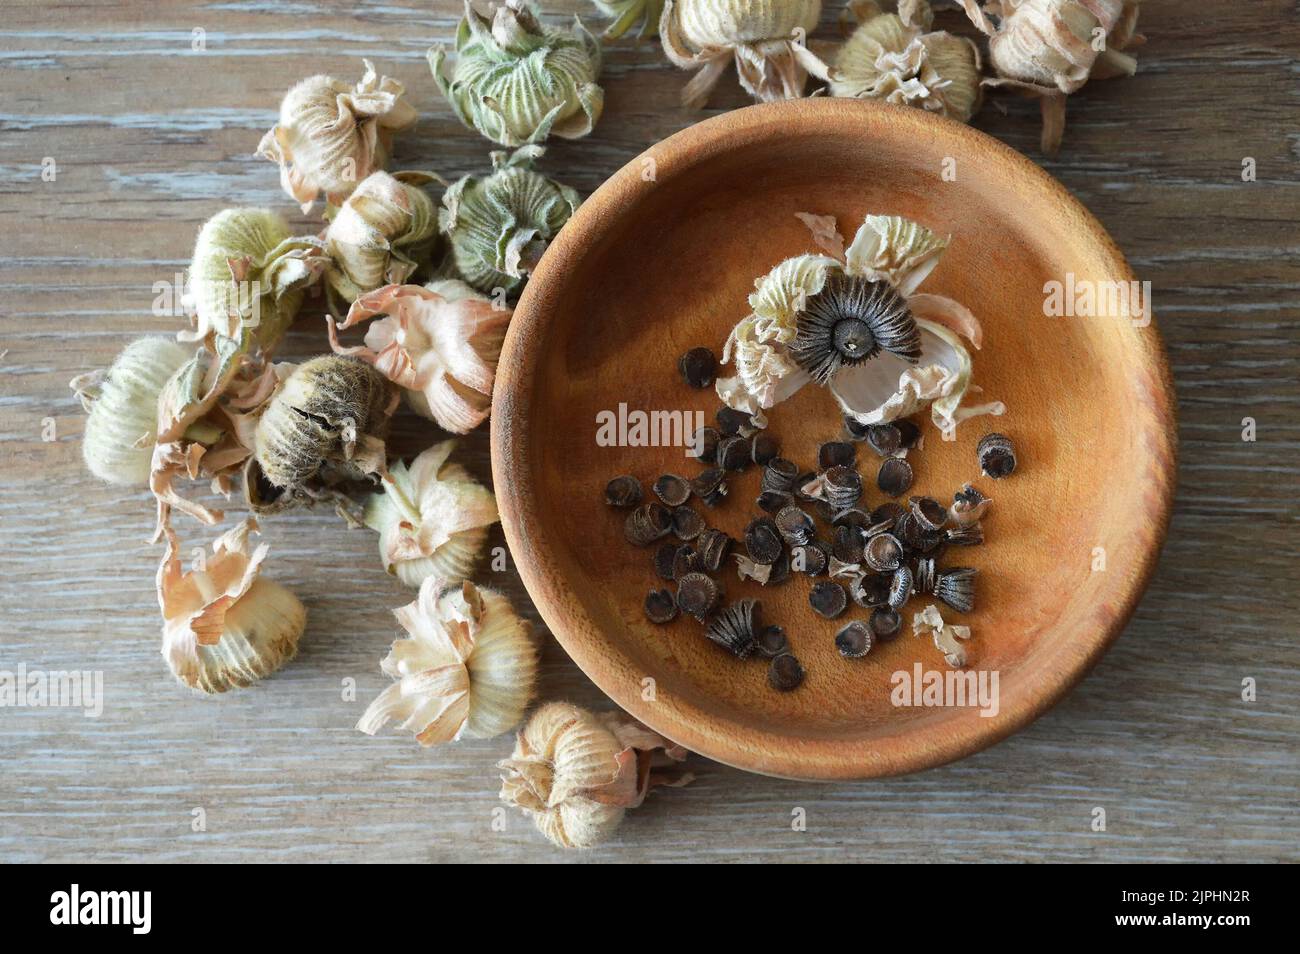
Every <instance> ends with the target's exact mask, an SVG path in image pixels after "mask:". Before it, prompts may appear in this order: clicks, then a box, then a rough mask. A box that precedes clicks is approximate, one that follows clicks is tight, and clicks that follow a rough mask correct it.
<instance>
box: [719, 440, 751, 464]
mask: <svg viewBox="0 0 1300 954" xmlns="http://www.w3.org/2000/svg"><path fill="white" fill-rule="evenodd" d="M751 460H752V458H751V457H750V446H749V438H747V437H742V436H741V435H739V434H737V435H735V436H734V437H724V438H723V439H722V440H721V441H719V442H718V466H719V467H721V468H723V469H724V470H744V469H745V468H746V467H748V466H749V464H750V461H751Z"/></svg>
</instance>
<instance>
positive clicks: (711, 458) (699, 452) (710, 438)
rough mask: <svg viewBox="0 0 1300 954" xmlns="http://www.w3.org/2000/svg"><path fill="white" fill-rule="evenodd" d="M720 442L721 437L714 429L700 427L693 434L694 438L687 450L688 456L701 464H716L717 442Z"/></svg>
mask: <svg viewBox="0 0 1300 954" xmlns="http://www.w3.org/2000/svg"><path fill="white" fill-rule="evenodd" d="M721 440H722V435H721V434H719V433H718V429H717V428H716V427H701V428H700V429H699V430H698V431H696V432H695V437H694V438H693V439H692V441H691V446H690V447H689V448H688V450H689V451H690V456H691V457H694V458H695V459H696V460H698V461H699V462H700V463H702V464H713V463H716V462H717V459H718V442H719V441H721Z"/></svg>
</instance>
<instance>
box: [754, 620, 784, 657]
mask: <svg viewBox="0 0 1300 954" xmlns="http://www.w3.org/2000/svg"><path fill="white" fill-rule="evenodd" d="M756 648H757V649H758V652H759V655H761V656H766V657H767V658H768V659H774V658H775V657H777V656H779V655H781V654H782V653H784V652H789V651H790V641H789V640H788V639H787V638H786V635H785V630H784V629H782V628H781V627H780V626H777V625H775V624H773V625H772V626H764V627H763V628H762V629H761V630H759V633H758V637H757V646H756Z"/></svg>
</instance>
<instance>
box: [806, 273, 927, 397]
mask: <svg viewBox="0 0 1300 954" xmlns="http://www.w3.org/2000/svg"><path fill="white" fill-rule="evenodd" d="M882 351H887V352H889V353H890V354H892V355H894V356H895V357H898V358H901V359H902V360H904V361H907V362H908V363H911V364H915V363H916V361H917V359H918V358H919V357H920V355H921V334H920V331H919V329H918V328H917V324H916V321H915V320H914V319H913V317H912V313H911V311H910V310H909V309H908V306H907V301H906V300H905V299H904V297H903V296H902V295H901V294H900V293H899V291H898V290H897V289H896V288H895V287H894V285H893V284H892V283H890V282H888V281H878V280H876V279H875V278H872V277H869V276H868V275H865V274H849V273H847V272H846V271H843V270H841V269H828V270H827V271H826V275H825V279H824V282H823V284H822V287H821V290H820V291H818V292H816V293H815V294H813V295H810V296H808V298H807V299H806V300H805V303H804V307H803V308H802V309H801V310H800V311H799V313H798V320H797V331H796V334H795V338H794V341H793V342H791V344H790V351H789V353H790V358H791V360H793V361H794V362H795V364H797V365H798V366H799V367H800V368H802V369H803V370H804V371H805V372H807V373H808V374H809V375H810V376H811V377H812V379H813V380H814V381H816V382H818V383H819V384H829V383H830V382H831V379H833V378H834V377H835V376H836V375H837V374H839V372H841V371H844V370H847V369H849V368H855V367H857V366H859V365H861V364H863V363H864V362H866V361H869V360H871V359H872V358H875V357H876V356H877V355H879V354H880V353H881V352H882Z"/></svg>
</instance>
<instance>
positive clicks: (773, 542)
mask: <svg viewBox="0 0 1300 954" xmlns="http://www.w3.org/2000/svg"><path fill="white" fill-rule="evenodd" d="M745 549H746V550H748V551H749V558H750V559H751V560H753V561H754V562H755V563H775V562H776V558H777V557H779V556H780V555H781V549H782V545H781V532H780V531H779V530H777V528H776V523H775V522H774V521H773V520H772V518H771V517H759V518H758V519H757V520H754V521H752V522H751V523H750V525H749V526H748V527H746V528H745Z"/></svg>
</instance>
